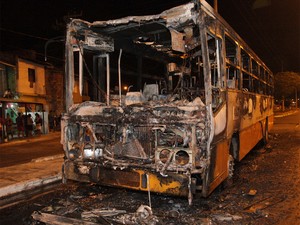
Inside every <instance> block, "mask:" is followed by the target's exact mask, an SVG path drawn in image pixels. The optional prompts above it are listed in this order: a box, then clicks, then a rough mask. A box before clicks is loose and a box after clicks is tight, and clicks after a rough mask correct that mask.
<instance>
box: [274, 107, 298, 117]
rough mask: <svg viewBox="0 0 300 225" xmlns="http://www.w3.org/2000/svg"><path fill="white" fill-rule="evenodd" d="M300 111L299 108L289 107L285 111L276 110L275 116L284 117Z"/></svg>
mask: <svg viewBox="0 0 300 225" xmlns="http://www.w3.org/2000/svg"><path fill="white" fill-rule="evenodd" d="M298 111H299V109H291V110H290V109H288V110H285V111H274V116H275V117H276V118H278V117H284V116H289V115H293V114H294V113H297V112H298Z"/></svg>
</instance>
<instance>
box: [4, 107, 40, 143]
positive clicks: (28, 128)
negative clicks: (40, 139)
mask: <svg viewBox="0 0 300 225" xmlns="http://www.w3.org/2000/svg"><path fill="white" fill-rule="evenodd" d="M16 125H17V132H18V134H17V135H18V138H20V137H25V136H26V137H30V136H33V135H39V134H42V126H43V120H42V118H41V116H40V115H39V114H38V113H35V118H34V120H33V119H32V116H31V114H27V115H23V114H22V113H18V117H17V118H16ZM14 131H15V130H14V128H13V120H12V118H11V116H10V114H9V113H7V114H6V118H5V119H1V121H0V132H1V133H0V138H2V137H4V138H7V140H10V139H13V138H14Z"/></svg>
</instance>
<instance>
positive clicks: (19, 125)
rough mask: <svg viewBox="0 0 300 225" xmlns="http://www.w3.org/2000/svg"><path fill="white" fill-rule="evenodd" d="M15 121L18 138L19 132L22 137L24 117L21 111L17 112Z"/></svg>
mask: <svg viewBox="0 0 300 225" xmlns="http://www.w3.org/2000/svg"><path fill="white" fill-rule="evenodd" d="M16 122H17V130H18V138H19V137H20V134H21V136H22V137H24V117H23V115H22V114H21V113H18V117H17V119H16Z"/></svg>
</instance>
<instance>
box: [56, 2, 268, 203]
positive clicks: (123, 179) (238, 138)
mask: <svg viewBox="0 0 300 225" xmlns="http://www.w3.org/2000/svg"><path fill="white" fill-rule="evenodd" d="M65 55H66V65H65V98H66V112H65V113H64V114H63V116H62V120H61V143H62V144H63V149H64V152H65V160H64V164H63V178H64V179H63V180H64V181H66V180H76V181H81V182H93V183H98V184H101V185H106V186H116V187H124V188H129V189H134V190H140V191H148V192H157V193H163V194H167V195H177V196H186V197H187V198H188V199H189V203H191V202H192V198H193V196H194V195H195V193H200V195H201V196H204V197H206V196H208V195H209V194H210V193H211V192H212V191H213V190H214V189H215V188H216V187H217V186H218V185H220V184H221V183H222V182H226V181H227V180H228V179H230V178H231V177H232V175H233V163H234V161H240V160H242V159H243V157H244V156H245V155H246V154H247V153H248V152H249V151H250V150H251V149H252V148H253V147H254V146H255V145H256V144H257V143H258V142H260V141H261V140H263V141H267V140H268V131H269V130H270V128H271V126H272V124H273V111H272V108H273V97H272V94H273V75H272V73H271V71H270V70H269V69H268V68H267V66H266V65H265V64H264V63H263V62H262V60H260V59H259V58H258V56H257V55H256V54H255V53H254V52H253V51H252V50H251V49H250V48H249V46H248V45H247V44H246V43H245V42H244V41H243V40H242V38H241V37H240V36H238V34H237V33H236V32H235V31H234V30H233V29H232V28H231V27H230V26H229V25H228V24H227V23H226V22H225V21H224V20H223V19H222V18H221V17H220V16H219V15H218V14H217V13H216V12H214V10H213V9H212V8H211V6H210V5H209V4H207V3H206V2H205V1H203V0H200V1H191V2H189V3H187V4H184V5H180V6H177V7H174V8H171V9H168V10H166V11H163V12H162V13H160V14H157V15H147V16H129V17H125V18H120V19H114V20H108V21H96V22H87V21H83V20H80V19H73V20H71V22H70V23H69V24H68V26H67V33H66V52H65ZM76 94H77V95H78V94H80V95H83V96H84V98H83V97H82V98H81V101H79V100H78V98H74V96H75V95H76ZM74 99H75V100H74ZM76 99H77V100H76Z"/></svg>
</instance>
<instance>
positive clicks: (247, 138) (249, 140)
mask: <svg viewBox="0 0 300 225" xmlns="http://www.w3.org/2000/svg"><path fill="white" fill-rule="evenodd" d="M262 130H263V129H262V124H261V122H257V123H255V124H254V125H252V126H250V127H247V128H245V129H243V130H242V131H241V132H240V152H239V160H242V159H243V158H244V157H245V155H247V153H248V152H249V151H250V150H251V149H252V148H253V147H254V146H255V145H256V144H257V143H258V142H259V141H260V140H261V139H262V138H263V133H262Z"/></svg>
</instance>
